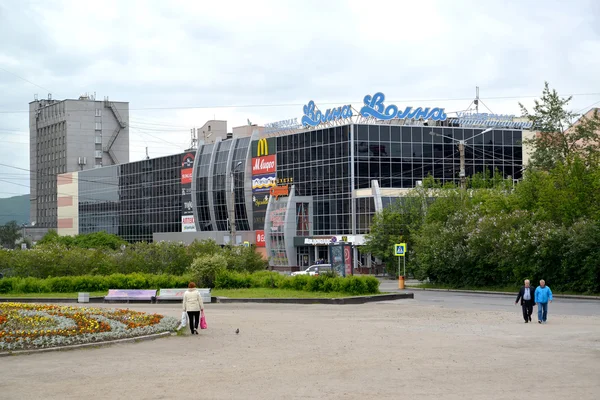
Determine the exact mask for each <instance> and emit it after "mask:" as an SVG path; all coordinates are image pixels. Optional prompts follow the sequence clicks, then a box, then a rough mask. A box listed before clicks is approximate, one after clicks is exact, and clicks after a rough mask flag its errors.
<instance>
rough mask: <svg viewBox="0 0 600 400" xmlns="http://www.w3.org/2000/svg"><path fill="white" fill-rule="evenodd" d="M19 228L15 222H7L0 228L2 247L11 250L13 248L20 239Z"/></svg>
mask: <svg viewBox="0 0 600 400" xmlns="http://www.w3.org/2000/svg"><path fill="white" fill-rule="evenodd" d="M19 230H20V227H19V224H17V221H9V222H7V223H6V224H4V225H2V226H0V244H2V246H3V247H7V248H9V249H12V248H14V247H15V243H16V242H17V240H19V239H20V238H21V232H19Z"/></svg>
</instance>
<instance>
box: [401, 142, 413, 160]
mask: <svg viewBox="0 0 600 400" xmlns="http://www.w3.org/2000/svg"><path fill="white" fill-rule="evenodd" d="M401 150H402V158H404V159H411V158H412V157H413V152H412V146H411V144H410V143H402V149H401Z"/></svg>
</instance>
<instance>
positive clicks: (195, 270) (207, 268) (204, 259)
mask: <svg viewBox="0 0 600 400" xmlns="http://www.w3.org/2000/svg"><path fill="white" fill-rule="evenodd" d="M226 268H227V259H226V258H225V256H224V255H222V254H211V255H206V256H200V257H198V258H196V259H195V260H194V262H193V263H192V265H190V268H189V273H190V275H191V276H192V279H193V280H194V281H195V282H196V284H198V285H199V286H201V287H206V288H214V287H215V281H216V279H217V275H219V273H221V272H223V271H225V269H226Z"/></svg>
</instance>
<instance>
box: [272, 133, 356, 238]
mask: <svg viewBox="0 0 600 400" xmlns="http://www.w3.org/2000/svg"><path fill="white" fill-rule="evenodd" d="M277 179H278V182H283V183H287V184H293V185H294V187H295V190H296V194H297V195H298V196H303V197H304V196H310V197H312V199H313V207H314V209H313V213H314V214H313V220H312V221H310V222H309V223H312V225H313V226H312V229H311V230H312V232H313V234H314V235H324V234H329V235H331V234H349V233H350V230H351V226H350V225H351V224H350V219H351V207H350V205H351V198H352V192H351V188H350V183H351V180H350V126H349V125H346V126H339V127H335V128H328V129H319V130H314V131H309V132H301V133H298V134H295V135H289V136H281V137H278V138H277Z"/></svg>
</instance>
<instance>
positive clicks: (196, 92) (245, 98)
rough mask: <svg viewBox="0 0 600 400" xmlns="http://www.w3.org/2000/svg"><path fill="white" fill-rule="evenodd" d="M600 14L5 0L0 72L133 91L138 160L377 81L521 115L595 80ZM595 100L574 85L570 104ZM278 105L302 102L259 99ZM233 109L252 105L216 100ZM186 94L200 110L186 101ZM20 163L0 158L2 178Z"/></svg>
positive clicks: (472, 6)
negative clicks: (536, 99)
mask: <svg viewBox="0 0 600 400" xmlns="http://www.w3.org/2000/svg"><path fill="white" fill-rule="evenodd" d="M598 11H600V7H599V6H598V5H597V4H596V3H595V2H593V1H591V0H580V1H573V2H570V3H566V2H562V1H558V0H550V1H544V2H542V1H530V2H520V1H506V2H501V3H500V2H493V1H474V0H472V1H471V0H462V1H453V2H449V1H444V0H437V1H434V0H429V1H421V2H405V1H393V0H391V1H379V2H365V1H359V0H351V1H343V0H336V1H327V2H323V1H318V0H307V1H303V2H299V1H293V2H283V1H274V0H271V1H270V0H261V1H254V2H242V1H217V2H199V1H197V2H190V1H185V0H178V1H169V2H165V1H158V0H154V1H151V0H148V1H133V0H128V1H117V0H104V1H102V2H100V3H98V2H96V3H89V2H82V1H74V0H73V1H67V0H63V1H53V2H48V1H42V0H35V1H20V2H16V1H15V2H3V3H2V4H1V5H0V37H3V38H4V39H5V41H3V45H2V46H0V68H4V69H6V70H9V71H11V72H14V73H15V74H17V75H20V76H22V77H24V78H26V79H27V80H29V81H31V82H33V83H35V84H36V85H39V86H41V87H43V88H47V89H48V90H49V91H51V92H52V93H53V96H54V98H76V97H78V96H79V95H80V94H82V93H84V92H96V93H97V96H98V98H102V97H103V96H107V95H108V96H110V98H111V99H113V100H119V101H129V102H130V107H131V109H132V111H131V121H132V122H131V125H132V127H133V129H131V146H130V147H131V152H132V154H131V159H132V160H138V159H142V158H143V157H144V155H145V149H144V147H146V146H147V147H149V150H150V154H151V156H159V155H165V154H171V153H175V152H176V151H177V150H178V149H179V148H180V146H182V145H184V144H186V143H188V141H189V129H190V128H192V127H194V126H201V125H202V124H203V123H204V122H205V121H206V120H207V119H210V118H213V117H216V118H218V119H227V120H228V122H229V126H230V128H231V127H233V126H238V125H244V124H245V123H246V119H247V118H249V119H250V120H251V121H252V122H254V123H266V122H270V121H276V120H279V119H284V118H289V117H297V116H300V114H301V110H302V104H305V103H306V102H308V100H310V99H313V100H315V101H316V102H317V104H323V105H324V104H326V103H338V104H345V103H348V102H355V103H360V102H361V101H362V98H363V97H364V95H366V94H373V93H374V92H376V91H383V92H384V93H385V94H386V95H387V99H388V101H392V100H394V101H397V103H398V105H400V106H408V105H412V106H441V107H445V108H446V109H447V110H448V111H458V110H462V109H464V108H466V107H467V106H468V104H469V102H470V100H469V99H470V98H472V97H473V96H474V94H475V86H476V85H478V86H480V88H481V96H482V98H483V99H484V102H485V104H486V105H487V106H489V107H490V108H491V109H492V110H493V111H494V112H499V113H518V112H519V109H518V105H517V103H518V101H521V102H523V103H525V104H526V105H530V104H531V103H532V99H531V98H529V97H527V98H525V97H522V98H520V99H516V98H514V97H518V96H531V95H538V94H540V93H541V89H542V87H543V82H544V80H547V81H549V82H550V83H551V85H552V86H553V87H555V88H556V89H557V90H559V92H561V93H564V94H567V93H590V92H600V76H598V74H597V71H598V67H599V66H600V58H599V56H598V54H600V52H599V51H598V50H600V49H599V45H598V43H599V41H598V36H599V34H600V30H599V29H598V26H600V25H599V24H598V16H599V15H600V13H599V12H598ZM0 91H1V92H2V93H3V95H4V96H3V98H2V100H0V111H7V110H26V109H27V104H28V102H30V101H31V100H33V95H34V94H35V93H37V94H39V95H40V97H46V95H47V93H45V92H46V91H45V90H43V89H41V88H39V87H36V86H34V85H31V84H29V83H27V82H24V81H23V80H20V79H19V78H17V77H15V76H13V75H10V74H8V73H5V72H4V71H2V70H0ZM502 97H511V98H506V99H502ZM419 99H421V100H420V101H417V100H419ZM452 99H463V100H452ZM428 100H429V101H428ZM598 100H600V96H576V97H575V98H574V99H573V102H572V108H573V109H575V110H577V109H580V108H583V107H585V106H587V105H590V104H592V103H594V102H595V101H598ZM274 104H298V105H296V106H284V107H267V106H260V105H274ZM226 105H235V106H242V105H258V106H256V107H230V108H227V107H217V108H215V107H216V106H226ZM357 105H359V104H357ZM190 106H197V107H201V108H197V109H193V110H191V109H177V108H178V107H190ZM147 108H165V109H164V110H141V109H147ZM166 108H173V109H170V110H169V109H166ZM27 130H28V116H27V113H13V114H11V113H0V138H1V139H4V140H5V141H7V142H8V141H10V142H27V141H28V134H27V133H26V132H27ZM14 131H20V133H19V132H14ZM0 157H2V159H3V160H5V161H8V163H10V164H11V165H16V166H19V167H22V168H28V165H29V162H28V147H27V145H26V144H24V143H5V145H4V146H2V148H0ZM12 172H18V171H16V170H7V169H6V168H0V179H1V177H2V176H8V175H1V174H8V173H12ZM21 172H22V171H21ZM24 182H26V180H25V181H24ZM19 183H23V182H21V181H19ZM2 191H5V192H9V191H10V192H13V191H16V192H26V191H27V189H26V188H23V187H21V188H19V187H18V186H15V187H14V188H11V190H8V189H7V187H5V185H2V189H0V192H2ZM2 195H3V194H2V193H0V196H2Z"/></svg>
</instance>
